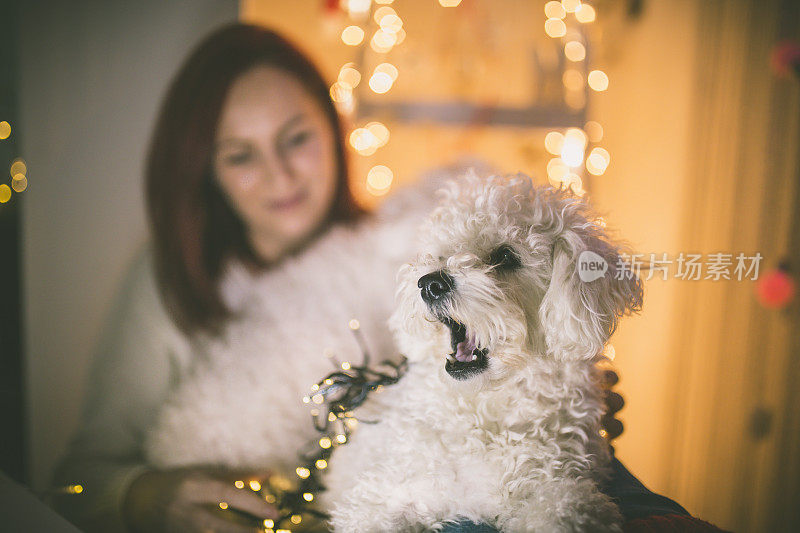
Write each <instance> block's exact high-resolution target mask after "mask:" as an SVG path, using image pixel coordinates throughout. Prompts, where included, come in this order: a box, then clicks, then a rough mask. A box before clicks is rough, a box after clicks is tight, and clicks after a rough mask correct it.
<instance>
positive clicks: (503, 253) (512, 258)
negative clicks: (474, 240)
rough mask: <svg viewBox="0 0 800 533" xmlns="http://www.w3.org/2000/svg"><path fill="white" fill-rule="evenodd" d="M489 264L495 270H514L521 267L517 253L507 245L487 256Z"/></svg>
mask: <svg viewBox="0 0 800 533" xmlns="http://www.w3.org/2000/svg"><path fill="white" fill-rule="evenodd" d="M489 264H490V265H492V266H493V267H495V268H496V269H497V270H514V269H516V268H518V267H520V266H522V263H521V262H520V260H519V257H518V256H517V253H516V252H515V251H514V249H513V248H512V247H511V246H509V245H507V244H504V245H502V246H500V247H499V248H496V249H495V250H494V251H493V252H492V253H491V254H490V255H489Z"/></svg>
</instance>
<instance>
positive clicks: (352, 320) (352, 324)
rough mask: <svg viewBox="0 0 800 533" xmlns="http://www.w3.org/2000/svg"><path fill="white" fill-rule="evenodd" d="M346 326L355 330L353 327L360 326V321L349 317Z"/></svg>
mask: <svg viewBox="0 0 800 533" xmlns="http://www.w3.org/2000/svg"><path fill="white" fill-rule="evenodd" d="M347 326H348V327H349V328H350V329H353V330H355V329H358V328H360V327H361V323H360V322H359V321H358V320H357V319H355V318H351V319H350V322H348V323H347Z"/></svg>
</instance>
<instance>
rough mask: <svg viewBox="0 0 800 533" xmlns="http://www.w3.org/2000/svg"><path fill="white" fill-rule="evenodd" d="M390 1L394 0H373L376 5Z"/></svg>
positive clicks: (387, 3) (389, 2) (386, 3)
mask: <svg viewBox="0 0 800 533" xmlns="http://www.w3.org/2000/svg"><path fill="white" fill-rule="evenodd" d="M392 2H394V0H375V3H376V4H378V5H387V6H388V5H389V4H391V3H392Z"/></svg>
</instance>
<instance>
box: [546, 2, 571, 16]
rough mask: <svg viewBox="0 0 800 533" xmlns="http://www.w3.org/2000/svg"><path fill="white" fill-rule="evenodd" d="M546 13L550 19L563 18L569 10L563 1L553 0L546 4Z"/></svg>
mask: <svg viewBox="0 0 800 533" xmlns="http://www.w3.org/2000/svg"><path fill="white" fill-rule="evenodd" d="M544 14H545V16H546V17H547V18H549V19H563V18H564V17H566V16H567V11H566V10H565V9H564V6H562V5H561V2H556V1H555V0H553V1H552V2H547V3H546V4H545V5H544Z"/></svg>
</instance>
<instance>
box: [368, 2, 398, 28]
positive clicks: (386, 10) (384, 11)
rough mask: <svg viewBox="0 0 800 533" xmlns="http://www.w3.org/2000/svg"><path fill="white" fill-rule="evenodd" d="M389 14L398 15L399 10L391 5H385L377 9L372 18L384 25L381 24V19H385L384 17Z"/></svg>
mask: <svg viewBox="0 0 800 533" xmlns="http://www.w3.org/2000/svg"><path fill="white" fill-rule="evenodd" d="M389 15H394V16H397V11H395V10H394V9H392V8H391V7H389V6H383V7H379V8H378V9H376V10H375V13H374V14H373V15H372V18H373V19H374V20H375V22H377V23H378V24H380V25H381V26H383V24H381V20H383V17H386V16H389Z"/></svg>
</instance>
